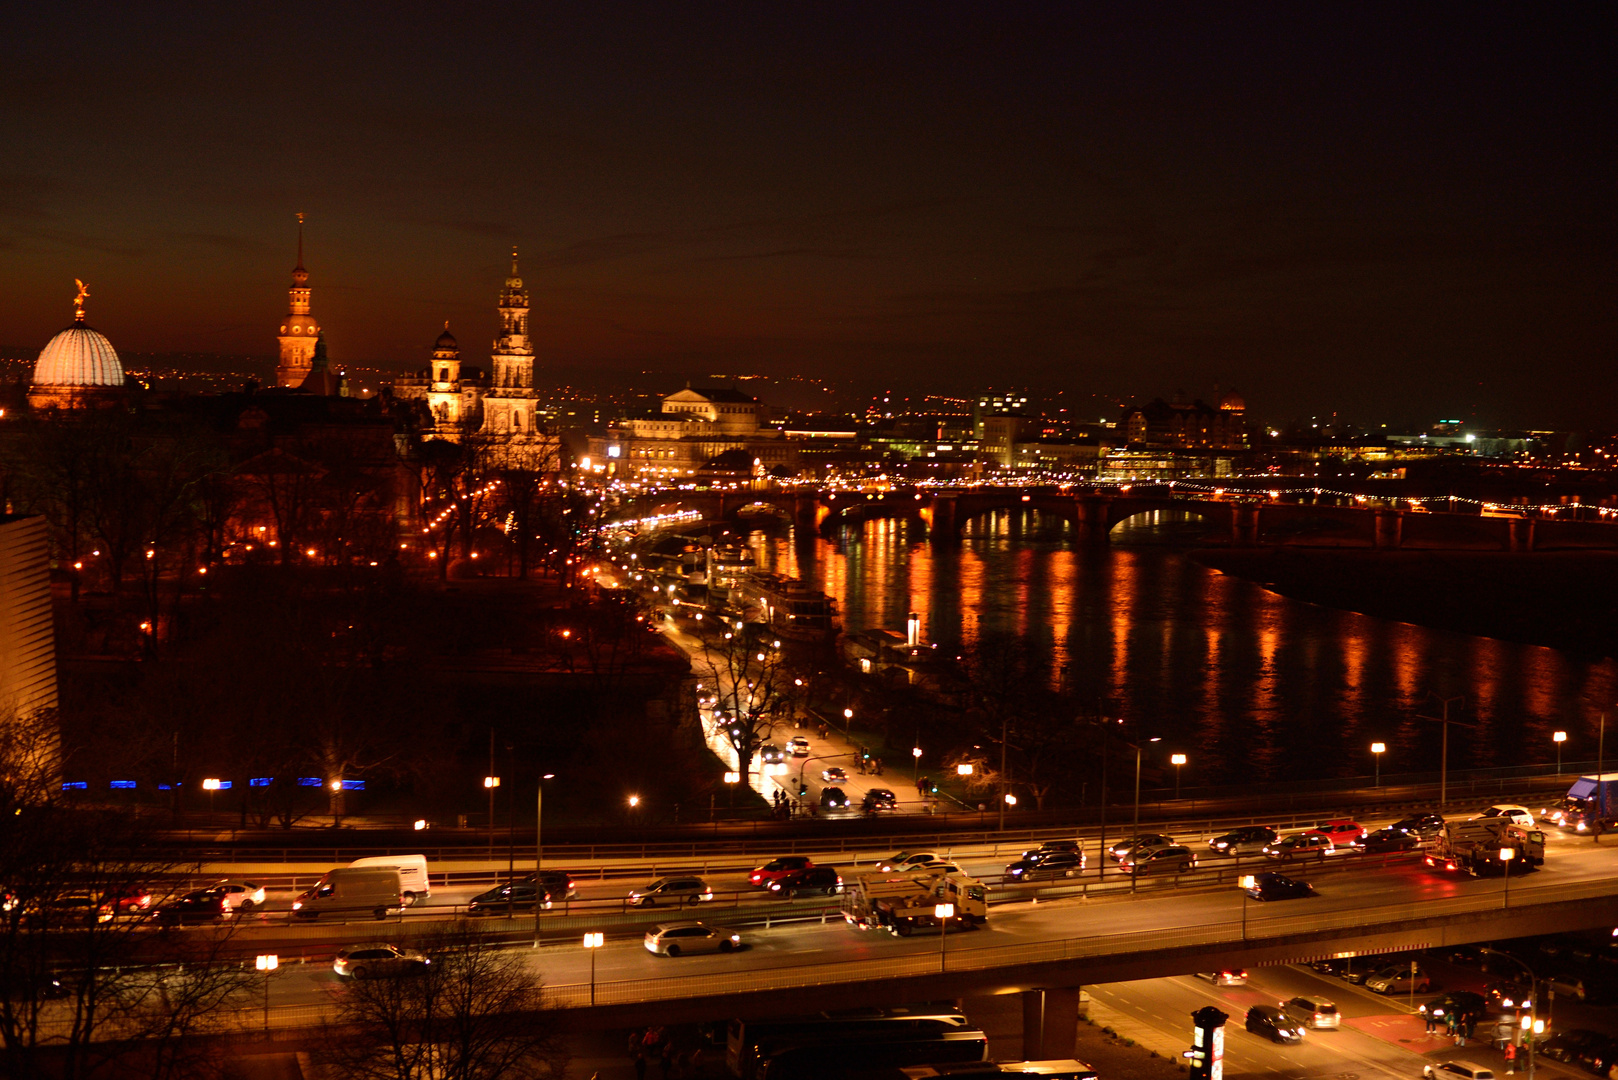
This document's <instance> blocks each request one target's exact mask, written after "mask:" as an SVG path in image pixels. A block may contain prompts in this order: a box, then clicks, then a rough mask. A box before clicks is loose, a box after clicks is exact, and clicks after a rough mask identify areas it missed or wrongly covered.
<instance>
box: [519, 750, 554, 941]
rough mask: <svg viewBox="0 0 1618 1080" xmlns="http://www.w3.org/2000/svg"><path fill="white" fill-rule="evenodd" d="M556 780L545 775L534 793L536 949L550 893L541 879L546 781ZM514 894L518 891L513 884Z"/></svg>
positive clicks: (543, 856) (543, 866)
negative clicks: (541, 911) (540, 917)
mask: <svg viewBox="0 0 1618 1080" xmlns="http://www.w3.org/2000/svg"><path fill="white" fill-rule="evenodd" d="M554 779H556V774H555V773H545V774H544V775H542V776H541V777H540V778H539V783H538V784H536V785H535V787H536V791H535V793H534V948H536V949H537V948H539V913H540V910H541V909H542V908H543V907H544V906H545V898H546V897H547V896H548V895H549V892H548V891H547V890H546V888H545V882H544V881H543V880H542V879H541V878H540V871H542V870H544V869H545V781H547V780H554ZM512 891H513V892H515V891H516V889H515V883H513V889H512ZM562 906H563V907H564V909H565V908H566V906H567V890H566V889H563V890H562Z"/></svg>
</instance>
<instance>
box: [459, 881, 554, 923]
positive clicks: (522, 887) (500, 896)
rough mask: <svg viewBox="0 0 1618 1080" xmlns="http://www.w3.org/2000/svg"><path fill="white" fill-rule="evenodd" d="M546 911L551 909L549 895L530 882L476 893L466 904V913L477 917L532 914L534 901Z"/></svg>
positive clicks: (496, 887)
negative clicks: (508, 913)
mask: <svg viewBox="0 0 1618 1080" xmlns="http://www.w3.org/2000/svg"><path fill="white" fill-rule="evenodd" d="M536 899H537V900H538V901H539V905H540V907H541V908H543V909H544V910H546V911H549V910H550V909H551V894H550V893H549V892H548V891H542V890H541V889H539V888H537V887H536V886H535V885H534V883H533V882H531V881H519V882H516V883H515V884H513V883H512V882H509V881H507V882H504V883H502V884H499V885H496V886H495V887H494V888H492V889H490V890H488V891H487V892H481V893H478V894H477V895H476V896H474V897H472V899H471V900H469V901H468V902H467V905H466V913H467V914H468V915H472V916H478V915H504V914H506V913H507V912H510V913H511V914H513V915H523V914H532V913H533V910H534V901H535V900H536Z"/></svg>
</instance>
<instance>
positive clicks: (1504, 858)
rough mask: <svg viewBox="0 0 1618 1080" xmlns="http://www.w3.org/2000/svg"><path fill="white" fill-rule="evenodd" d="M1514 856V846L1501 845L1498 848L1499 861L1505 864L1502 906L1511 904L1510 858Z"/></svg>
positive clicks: (1515, 851)
mask: <svg viewBox="0 0 1618 1080" xmlns="http://www.w3.org/2000/svg"><path fill="white" fill-rule="evenodd" d="M1516 857H1517V849H1516V848H1510V847H1503V848H1501V849H1500V861H1501V862H1503V863H1505V864H1506V899H1505V903H1504V904H1503V905H1502V906H1504V907H1508V908H1509V907H1510V906H1511V860H1512V859H1515V858H1516Z"/></svg>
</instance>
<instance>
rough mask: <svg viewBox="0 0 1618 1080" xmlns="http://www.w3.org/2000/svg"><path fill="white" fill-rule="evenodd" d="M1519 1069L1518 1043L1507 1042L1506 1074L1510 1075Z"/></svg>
mask: <svg viewBox="0 0 1618 1080" xmlns="http://www.w3.org/2000/svg"><path fill="white" fill-rule="evenodd" d="M1516 1071H1517V1044H1516V1043H1514V1042H1508V1043H1506V1075H1507V1076H1510V1075H1511V1074H1512V1073H1514V1072H1516Z"/></svg>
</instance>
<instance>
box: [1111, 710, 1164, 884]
mask: <svg viewBox="0 0 1618 1080" xmlns="http://www.w3.org/2000/svg"><path fill="white" fill-rule="evenodd" d="M1146 741H1147V742H1162V741H1163V740H1162V739H1161V738H1155V737H1154V738H1151V739H1147V740H1146ZM1128 745H1129V746H1132V747H1134V749H1135V831H1134V832H1132V833H1130V836H1132V837H1138V836H1140V744H1139V743H1129V744H1128ZM1101 854H1102V856H1103V859H1102V862H1103V865H1105V862H1106V860H1105V855H1106V852H1102V853H1101ZM1135 861H1136V862H1137V863H1138V862H1140V853H1139V852H1135ZM1139 881H1140V875H1139V874H1130V875H1129V891H1130V892H1134V891H1135V888H1136V885H1137V883H1138V882H1139Z"/></svg>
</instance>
